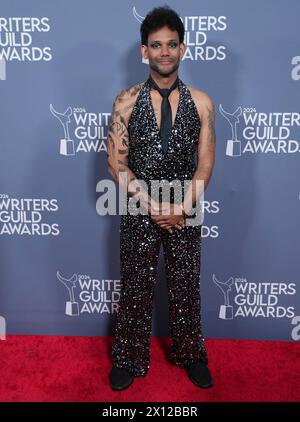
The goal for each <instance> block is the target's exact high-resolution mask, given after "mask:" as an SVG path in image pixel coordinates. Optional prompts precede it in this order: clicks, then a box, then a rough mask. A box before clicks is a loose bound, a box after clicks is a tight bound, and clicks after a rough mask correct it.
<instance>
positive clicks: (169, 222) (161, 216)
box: [150, 202, 185, 233]
mask: <svg viewBox="0 0 300 422" xmlns="http://www.w3.org/2000/svg"><path fill="white" fill-rule="evenodd" d="M150 214H151V219H152V220H153V221H154V222H155V223H157V224H158V225H159V226H160V227H161V228H163V229H165V230H168V231H169V233H173V230H172V229H174V228H175V229H178V230H182V228H183V227H184V226H185V216H184V215H183V212H182V208H181V207H180V205H178V204H170V203H169V202H161V203H154V204H152V206H151V209H150Z"/></svg>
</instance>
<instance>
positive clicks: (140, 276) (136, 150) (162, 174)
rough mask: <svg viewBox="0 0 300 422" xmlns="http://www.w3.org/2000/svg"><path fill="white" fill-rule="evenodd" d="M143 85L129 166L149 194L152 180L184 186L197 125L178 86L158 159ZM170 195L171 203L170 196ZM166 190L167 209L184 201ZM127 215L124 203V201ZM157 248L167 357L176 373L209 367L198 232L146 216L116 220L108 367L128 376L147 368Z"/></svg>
mask: <svg viewBox="0 0 300 422" xmlns="http://www.w3.org/2000/svg"><path fill="white" fill-rule="evenodd" d="M150 89H151V88H150V84H149V81H146V82H145V83H144V85H143V86H142V88H141V89H140V91H139V94H138V97H137V100H136V102H135V104H134V106H133V109H132V113H131V117H130V120H129V123H128V131H129V154H128V166H129V168H130V169H131V170H132V171H133V172H134V174H135V175H136V177H137V178H138V179H141V180H144V181H145V182H146V183H147V185H148V187H149V194H150V192H151V191H150V187H151V181H152V180H164V181H165V182H166V183H171V182H172V180H174V179H178V180H180V183H181V184H182V186H183V181H184V180H191V179H192V177H193V174H194V172H195V169H196V164H195V153H196V151H197V144H198V139H199V131H200V127H201V122H200V119H199V115H198V112H197V109H196V106H195V104H194V101H193V99H192V96H191V94H190V91H189V89H188V87H187V86H186V85H185V84H184V83H183V82H182V81H181V80H180V79H179V85H178V89H179V104H178V109H177V113H176V117H175V122H174V125H173V127H172V131H171V135H170V138H169V146H168V151H167V152H166V154H165V155H163V152H162V143H161V139H160V136H159V128H158V126H157V122H156V117H155V114H154V110H153V105H152V101H151V97H150ZM176 195H177V196H176ZM183 195H184V194H183V191H182V193H180V194H179V195H178V191H177V194H176V191H174V192H173V191H172V190H171V202H179V201H181V200H182V199H183ZM128 207H129V209H130V198H129V199H128ZM161 243H162V245H163V254H164V260H165V271H166V279H167V287H168V303H169V324H170V334H171V340H172V341H171V351H170V357H171V360H172V361H173V363H175V364H176V365H178V366H182V367H184V366H186V365H188V364H191V363H193V362H195V361H196V360H198V359H201V360H203V361H204V362H205V363H208V357H207V352H206V348H205V340H204V336H203V333H202V322H201V296H200V257H201V226H185V227H184V228H183V229H182V230H174V231H173V233H169V232H168V231H167V230H165V229H162V228H160V227H159V225H158V224H156V223H155V222H153V221H152V220H151V218H150V216H149V215H141V214H139V215H130V214H127V215H122V216H121V219H120V260H121V269H120V270H121V271H120V273H121V297H120V302H119V310H118V313H117V318H116V328H115V340H114V343H113V346H112V358H113V363H114V365H115V366H118V367H120V368H126V369H127V370H129V371H130V372H131V373H132V374H133V375H135V376H144V375H146V374H147V372H148V370H149V367H150V336H151V331H152V311H153V297H154V286H155V281H156V275H157V265H158V260H159V252H160V247H161Z"/></svg>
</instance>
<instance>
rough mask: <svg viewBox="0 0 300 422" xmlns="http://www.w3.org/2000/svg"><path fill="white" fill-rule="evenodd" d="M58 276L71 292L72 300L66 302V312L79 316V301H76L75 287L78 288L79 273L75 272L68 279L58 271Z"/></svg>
mask: <svg viewBox="0 0 300 422" xmlns="http://www.w3.org/2000/svg"><path fill="white" fill-rule="evenodd" d="M56 276H57V278H58V280H59V281H61V282H62V284H63V285H64V286H65V287H66V288H67V290H68V292H69V297H70V300H68V301H67V302H66V311H65V314H66V315H70V316H78V315H79V306H78V302H76V301H75V297H74V289H75V288H76V282H77V275H76V274H73V275H72V277H71V278H70V279H67V278H64V277H62V276H61V275H60V274H59V272H58V271H57V273H56Z"/></svg>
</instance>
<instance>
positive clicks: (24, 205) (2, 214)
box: [0, 194, 60, 236]
mask: <svg viewBox="0 0 300 422" xmlns="http://www.w3.org/2000/svg"><path fill="white" fill-rule="evenodd" d="M58 210H59V207H58V201H57V199H56V198H52V199H48V198H10V197H9V195H7V194H0V235H5V234H7V235H10V236H13V235H15V236H18V235H19V236H24V235H30V236H49V235H52V236H58V235H59V234H60V230H59V224H58V223H53V222H51V223H49V222H48V221H45V220H46V219H47V217H48V215H50V214H52V213H54V212H57V211H58Z"/></svg>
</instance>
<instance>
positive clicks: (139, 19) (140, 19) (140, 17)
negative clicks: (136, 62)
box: [132, 6, 149, 64]
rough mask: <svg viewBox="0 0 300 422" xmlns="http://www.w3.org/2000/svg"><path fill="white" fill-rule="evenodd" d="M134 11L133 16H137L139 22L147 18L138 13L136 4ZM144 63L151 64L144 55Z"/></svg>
mask: <svg viewBox="0 0 300 422" xmlns="http://www.w3.org/2000/svg"><path fill="white" fill-rule="evenodd" d="M132 13H133V16H134V17H135V19H136V20H137V21H138V22H139V23H142V22H143V20H144V19H145V18H143V16H141V15H139V14H138V12H137V11H136V8H135V6H134V7H133V9H132ZM142 63H144V64H149V60H148V59H144V57H142Z"/></svg>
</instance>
